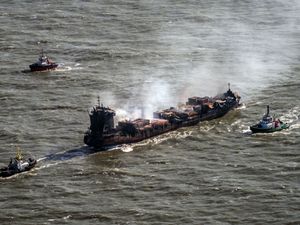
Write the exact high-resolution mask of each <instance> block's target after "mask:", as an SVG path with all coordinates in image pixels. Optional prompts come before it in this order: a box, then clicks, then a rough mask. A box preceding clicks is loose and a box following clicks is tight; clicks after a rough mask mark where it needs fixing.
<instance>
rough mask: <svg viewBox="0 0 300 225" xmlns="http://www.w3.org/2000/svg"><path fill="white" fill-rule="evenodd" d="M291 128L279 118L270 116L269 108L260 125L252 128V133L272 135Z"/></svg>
mask: <svg viewBox="0 0 300 225" xmlns="http://www.w3.org/2000/svg"><path fill="white" fill-rule="evenodd" d="M287 128H289V125H288V124H287V123H284V122H282V121H280V119H278V118H273V117H272V116H270V107H269V106H267V113H266V114H264V115H263V117H262V119H261V120H260V121H259V123H258V124H255V125H252V126H250V130H251V131H252V133H272V132H275V131H281V130H283V129H287Z"/></svg>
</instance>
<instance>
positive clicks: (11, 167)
mask: <svg viewBox="0 0 300 225" xmlns="http://www.w3.org/2000/svg"><path fill="white" fill-rule="evenodd" d="M36 163H37V161H36V160H35V159H33V158H29V159H27V160H25V161H24V160H23V157H22V154H21V151H20V150H19V149H17V154H16V157H15V158H11V159H10V162H9V164H8V166H6V167H3V168H0V177H10V176H12V175H15V174H17V173H22V172H25V171H29V170H31V169H32V168H33V167H35V165H36Z"/></svg>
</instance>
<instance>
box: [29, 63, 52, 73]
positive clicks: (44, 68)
mask: <svg viewBox="0 0 300 225" xmlns="http://www.w3.org/2000/svg"><path fill="white" fill-rule="evenodd" d="M56 67H58V64H56V63H53V64H50V65H38V64H36V63H34V64H31V65H30V66H29V68H30V70H31V72H36V71H47V70H54V69H56Z"/></svg>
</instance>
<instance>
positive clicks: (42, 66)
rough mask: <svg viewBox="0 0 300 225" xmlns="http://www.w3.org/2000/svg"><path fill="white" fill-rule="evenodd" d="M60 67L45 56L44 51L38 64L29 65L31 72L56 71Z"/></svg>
mask: <svg viewBox="0 0 300 225" xmlns="http://www.w3.org/2000/svg"><path fill="white" fill-rule="evenodd" d="M57 66H58V64H57V63H55V62H52V61H51V60H50V59H49V58H48V57H47V56H46V55H45V54H44V51H43V49H42V52H41V55H40V57H39V58H38V61H37V62H36V63H33V64H31V65H29V68H30V70H31V72H35V71H46V70H54V69H55V68H56V67H57Z"/></svg>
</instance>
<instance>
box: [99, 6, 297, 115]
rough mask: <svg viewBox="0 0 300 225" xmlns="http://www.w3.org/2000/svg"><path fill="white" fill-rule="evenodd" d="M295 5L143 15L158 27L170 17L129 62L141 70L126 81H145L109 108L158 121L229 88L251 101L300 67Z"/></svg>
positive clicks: (112, 101)
mask: <svg viewBox="0 0 300 225" xmlns="http://www.w3.org/2000/svg"><path fill="white" fill-rule="evenodd" d="M293 3H295V4H292V3H291V4H287V3H285V2H283V1H273V2H269V3H268V2H263V1H262V2H261V1H246V2H245V1H242V2H237V1H214V2H206V4H204V3H201V2H198V1H196V2H193V3H189V4H187V3H186V2H183V3H177V4H176V5H166V7H162V6H161V5H160V7H159V8H158V7H157V6H155V5H153V6H152V5H151V4H150V5H147V7H146V8H149V10H150V11H149V12H150V16H149V15H147V11H144V12H143V16H145V18H147V20H149V21H150V22H151V19H152V20H154V19H153V16H152V15H153V12H155V13H157V15H159V16H160V15H162V14H163V15H165V17H164V19H163V20H160V17H159V16H158V17H157V18H156V19H155V20H154V22H155V23H154V24H156V25H155V26H156V27H153V29H150V28H151V27H150V28H149V30H151V35H149V34H147V33H146V35H147V38H145V36H143V35H144V34H143V33H140V35H141V36H140V37H141V39H140V42H139V43H142V44H141V45H140V46H141V47H140V48H138V47H137V46H135V45H133V46H131V47H132V49H136V51H138V52H140V54H138V55H139V57H141V58H142V59H141V60H140V59H135V61H128V62H126V65H130V63H132V67H130V66H128V68H129V69H130V68H133V69H134V71H130V72H129V74H130V77H126V79H129V80H127V81H126V80H125V79H124V82H128V83H130V82H131V81H130V79H131V80H134V81H135V80H136V79H137V78H138V79H139V80H140V81H141V82H140V83H139V84H136V85H132V87H130V90H128V93H129V95H130V97H126V98H125V97H123V98H122V97H121V98H120V96H117V97H116V98H114V97H113V96H114V95H116V92H113V93H108V94H107V95H106V96H105V102H107V104H110V105H112V106H114V107H115V109H118V110H117V112H119V113H120V115H122V118H128V119H129V118H136V117H142V116H144V117H146V118H151V117H152V113H153V112H154V111H156V110H158V109H164V108H169V107H170V106H176V105H177V103H178V102H183V103H184V102H186V100H187V98H188V97H190V96H214V95H216V94H218V93H221V92H224V91H225V90H226V89H227V83H228V82H230V83H231V89H232V90H233V91H239V92H240V94H241V96H242V99H243V101H245V100H246V101H247V98H251V97H253V95H255V93H257V92H259V91H262V90H263V89H264V88H265V87H266V86H269V85H271V84H272V83H273V82H278V80H280V79H284V77H285V76H284V74H285V73H288V71H289V67H290V65H294V64H295V62H298V61H297V60H298V54H299V53H298V52H299V41H298V34H297V32H298V31H299V15H298V12H299V10H298V9H299V7H300V4H299V2H297V1H293ZM140 4H142V3H140ZM162 4H163V3H162ZM192 4H196V5H195V6H193V5H192ZM291 6H293V7H294V10H291ZM134 19H135V20H136V19H140V18H134ZM140 22H141V21H140ZM152 22H153V21H152ZM137 28H138V27H137ZM154 28H155V29H154ZM144 39H146V40H147V41H146V42H143V40H144ZM149 43H151V44H149ZM137 61H138V62H140V64H138V63H137ZM127 63H128V64H127ZM128 68H127V67H126V69H128ZM131 83H132V82H131ZM128 89H129V88H128ZM118 92H122V90H118ZM128 93H127V94H128ZM101 95H102V96H103V94H101ZM104 95H105V94H104ZM116 99H117V101H116ZM120 99H122V102H120Z"/></svg>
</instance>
